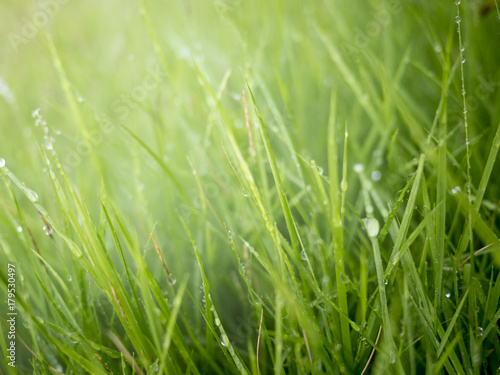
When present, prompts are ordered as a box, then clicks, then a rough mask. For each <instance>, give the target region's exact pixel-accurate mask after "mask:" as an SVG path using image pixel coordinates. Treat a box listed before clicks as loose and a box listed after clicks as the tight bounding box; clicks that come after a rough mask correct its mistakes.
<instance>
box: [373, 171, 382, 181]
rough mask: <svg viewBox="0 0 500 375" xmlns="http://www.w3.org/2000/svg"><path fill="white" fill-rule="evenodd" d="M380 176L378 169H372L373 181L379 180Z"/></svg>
mask: <svg viewBox="0 0 500 375" xmlns="http://www.w3.org/2000/svg"><path fill="white" fill-rule="evenodd" d="M381 178H382V173H380V171H373V172H372V180H373V181H380V179H381Z"/></svg>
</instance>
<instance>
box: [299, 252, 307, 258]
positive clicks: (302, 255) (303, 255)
mask: <svg viewBox="0 0 500 375" xmlns="http://www.w3.org/2000/svg"><path fill="white" fill-rule="evenodd" d="M300 258H301V259H302V260H307V254H306V252H305V251H304V250H302V251H301V252H300Z"/></svg>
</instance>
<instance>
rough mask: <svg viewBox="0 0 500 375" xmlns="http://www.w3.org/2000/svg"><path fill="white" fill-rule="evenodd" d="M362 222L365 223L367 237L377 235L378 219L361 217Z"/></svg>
mask: <svg viewBox="0 0 500 375" xmlns="http://www.w3.org/2000/svg"><path fill="white" fill-rule="evenodd" d="M363 224H364V225H365V228H366V233H367V234H368V237H370V238H374V237H377V234H378V231H379V229H380V225H379V223H378V220H377V219H375V218H373V217H372V218H368V217H367V218H365V219H363Z"/></svg>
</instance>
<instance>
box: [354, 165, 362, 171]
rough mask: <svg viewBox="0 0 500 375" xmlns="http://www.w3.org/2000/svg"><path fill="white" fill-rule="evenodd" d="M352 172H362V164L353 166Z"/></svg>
mask: <svg viewBox="0 0 500 375" xmlns="http://www.w3.org/2000/svg"><path fill="white" fill-rule="evenodd" d="M354 172H358V173H360V172H363V164H359V163H358V164H354Z"/></svg>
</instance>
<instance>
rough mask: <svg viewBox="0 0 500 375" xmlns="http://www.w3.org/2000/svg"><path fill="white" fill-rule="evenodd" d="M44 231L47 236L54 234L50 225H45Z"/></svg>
mask: <svg viewBox="0 0 500 375" xmlns="http://www.w3.org/2000/svg"><path fill="white" fill-rule="evenodd" d="M42 229H43V230H44V232H45V234H46V235H47V236H50V235H51V234H52V228H51V227H50V226H49V225H45V226H44V227H43V228H42Z"/></svg>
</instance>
